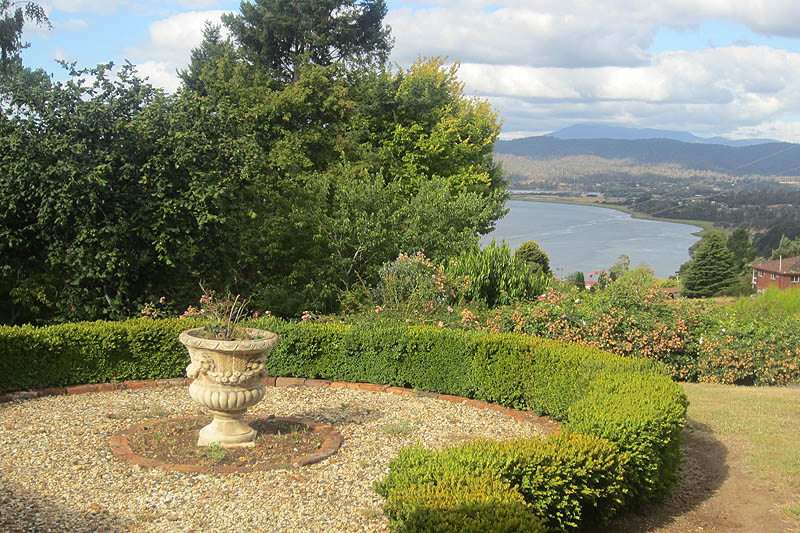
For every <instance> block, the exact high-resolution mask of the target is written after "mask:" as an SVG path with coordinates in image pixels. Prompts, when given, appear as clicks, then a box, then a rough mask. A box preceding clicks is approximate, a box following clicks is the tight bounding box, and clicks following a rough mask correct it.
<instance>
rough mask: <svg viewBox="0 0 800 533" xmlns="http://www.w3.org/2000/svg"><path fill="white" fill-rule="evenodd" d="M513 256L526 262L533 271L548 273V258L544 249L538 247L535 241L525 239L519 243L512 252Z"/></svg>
mask: <svg viewBox="0 0 800 533" xmlns="http://www.w3.org/2000/svg"><path fill="white" fill-rule="evenodd" d="M514 256H515V257H518V258H519V259H522V260H523V261H525V262H526V263H528V266H530V267H531V269H533V271H534V272H542V273H543V274H550V258H548V257H547V254H546V253H545V252H544V250H542V249H541V248H539V244H538V243H537V242H536V241H526V242H523V243H522V244H520V245H519V248H517V250H516V251H515V252H514Z"/></svg>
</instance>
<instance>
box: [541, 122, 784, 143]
mask: <svg viewBox="0 0 800 533" xmlns="http://www.w3.org/2000/svg"><path fill="white" fill-rule="evenodd" d="M549 136H550V137H555V138H557V139H620V140H629V141H632V140H636V139H671V140H673V141H681V142H687V143H711V144H724V145H726V146H751V145H755V144H765V143H775V142H778V141H775V140H773V139H740V140H732V139H726V138H725V137H698V136H697V135H694V134H692V133H689V132H688V131H674V130H656V129H652V128H628V127H624V126H610V125H608V124H596V123H583V124H573V125H572V126H569V127H566V128H563V129H560V130H557V131H554V132H552V133H550V134H549Z"/></svg>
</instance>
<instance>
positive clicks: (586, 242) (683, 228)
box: [481, 200, 700, 278]
mask: <svg viewBox="0 0 800 533" xmlns="http://www.w3.org/2000/svg"><path fill="white" fill-rule="evenodd" d="M506 207H508V208H509V212H508V214H507V215H506V216H505V217H504V218H503V219H501V220H499V221H498V222H497V226H496V228H495V231H494V232H492V233H490V234H489V235H486V236H484V237H483V238H482V239H481V244H483V245H485V244H488V243H489V242H490V241H491V240H492V238H494V239H496V240H497V242H498V243H499V242H500V241H502V240H503V239H505V240H506V242H507V243H508V245H509V246H510V247H511V248H512V249H516V248H517V247H518V246H519V245H520V244H522V243H523V242H525V241H536V242H537V243H539V246H540V247H541V248H542V249H543V250H544V251H545V252H546V253H547V256H548V257H549V258H550V268H551V269H552V270H553V272H555V273H556V275H559V276H562V277H563V276H566V275H567V274H569V273H571V272H576V271H581V272H583V273H585V274H588V273H589V272H591V271H592V270H599V269H608V268H609V267H610V266H612V265H614V263H616V262H617V258H618V257H619V256H620V255H621V254H626V255H628V256H629V257H630V258H631V268H633V267H636V266H639V265H645V266H647V267H648V268H651V269H653V270H654V271H655V275H656V277H659V278H667V277H669V276H671V275H673V274H675V272H676V271H677V270H678V268H679V267H680V266H681V264H683V263H685V262H686V261H688V259H689V247H690V246H691V245H692V244H694V243H695V242H696V241H697V240H698V239H699V237H697V236H696V235H692V233H695V232H697V231H699V230H700V228H698V227H697V226H690V225H688V224H678V223H675V222H662V221H658V220H644V219H639V218H633V217H632V216H631V215H629V214H627V213H623V212H622V211H617V210H615V209H608V208H605V207H595V206H588V205H572V204H557V203H549V202H531V201H525V200H509V202H508V204H506Z"/></svg>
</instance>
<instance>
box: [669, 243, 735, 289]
mask: <svg viewBox="0 0 800 533" xmlns="http://www.w3.org/2000/svg"><path fill="white" fill-rule="evenodd" d="M725 243H726V239H725V236H724V235H722V234H721V233H712V234H710V235H707V236H706V237H704V238H703V242H702V243H701V244H700V246H699V247H698V249H697V252H696V253H695V255H694V259H692V261H691V263H690V264H689V268H688V269H687V272H686V276H685V277H684V278H683V291H682V293H683V295H684V296H686V297H688V298H707V297H710V296H716V295H718V294H720V293H722V292H723V291H724V290H725V289H727V288H729V287H730V286H731V285H732V284H733V283H734V282H735V281H736V274H737V273H736V267H735V264H734V262H735V261H734V257H733V254H732V253H731V251H730V250H729V249H728V247H727V246H725Z"/></svg>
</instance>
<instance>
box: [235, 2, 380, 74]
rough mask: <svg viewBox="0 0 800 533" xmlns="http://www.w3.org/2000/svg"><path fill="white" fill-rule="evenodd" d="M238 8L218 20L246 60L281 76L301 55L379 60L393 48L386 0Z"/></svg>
mask: <svg viewBox="0 0 800 533" xmlns="http://www.w3.org/2000/svg"><path fill="white" fill-rule="evenodd" d="M240 11H241V13H240V14H226V15H223V17H222V21H223V22H224V23H225V25H226V26H227V27H228V28H229V29H230V30H231V33H232V34H233V37H234V38H235V39H236V41H237V42H238V43H239V45H240V47H241V49H242V52H243V53H244V55H245V57H246V58H247V59H248V60H249V61H251V62H252V63H253V64H256V65H260V66H263V67H266V68H268V69H270V70H271V71H272V72H273V74H274V75H275V76H276V77H277V78H279V79H281V80H283V81H285V82H291V81H296V80H297V78H298V76H299V70H298V67H299V65H301V64H302V63H303V62H305V61H309V62H311V63H313V64H316V65H322V66H327V65H330V64H332V63H334V62H344V63H358V62H368V61H378V62H381V63H382V62H383V61H385V60H386V58H387V57H388V54H389V50H390V49H391V38H390V35H389V29H388V28H387V27H384V26H383V19H384V17H385V16H386V13H387V7H386V2H385V0H255V3H250V2H246V1H242V3H241V4H240Z"/></svg>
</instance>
